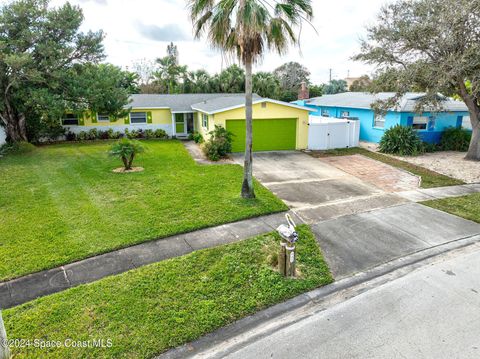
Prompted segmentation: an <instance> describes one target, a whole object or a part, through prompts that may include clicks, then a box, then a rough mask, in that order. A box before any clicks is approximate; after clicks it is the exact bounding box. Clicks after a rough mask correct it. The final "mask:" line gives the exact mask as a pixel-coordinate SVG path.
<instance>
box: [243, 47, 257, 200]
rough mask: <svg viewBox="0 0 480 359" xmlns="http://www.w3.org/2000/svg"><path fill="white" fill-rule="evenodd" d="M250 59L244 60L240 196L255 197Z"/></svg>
mask: <svg viewBox="0 0 480 359" xmlns="http://www.w3.org/2000/svg"><path fill="white" fill-rule="evenodd" d="M252 91H253V90H252V59H251V58H250V57H248V56H247V57H246V61H245V125H246V126H245V127H246V133H245V136H246V139H245V163H244V166H243V183H242V197H243V198H255V192H254V190H253V156H252V122H253V121H252V116H253V108H252Z"/></svg>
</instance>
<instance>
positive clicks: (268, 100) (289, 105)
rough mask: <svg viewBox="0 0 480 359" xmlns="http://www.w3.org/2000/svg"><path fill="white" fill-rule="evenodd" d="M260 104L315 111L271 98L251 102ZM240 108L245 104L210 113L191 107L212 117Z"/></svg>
mask: <svg viewBox="0 0 480 359" xmlns="http://www.w3.org/2000/svg"><path fill="white" fill-rule="evenodd" d="M262 102H270V103H275V104H277V105H282V106H287V107H293V108H297V109H299V110H304V111H308V112H315V111H316V110H315V109H312V108H309V107H305V106H299V105H294V104H291V103H288V102H282V101H278V100H272V99H271V98H262V99H260V100H256V101H253V102H252V105H256V104H258V103H262ZM242 107H245V104H242V105H235V106H230V107H225V108H221V109H219V110H215V111H210V112H208V111H205V110H202V109H199V108H195V107H192V109H194V110H195V111H199V112H203V113H206V114H207V115H213V114H216V113H219V112H225V111H230V110H235V109H237V108H242Z"/></svg>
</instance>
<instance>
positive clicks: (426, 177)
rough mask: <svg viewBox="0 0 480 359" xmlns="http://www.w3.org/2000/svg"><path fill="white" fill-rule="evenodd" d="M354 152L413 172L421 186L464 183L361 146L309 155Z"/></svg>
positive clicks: (332, 154)
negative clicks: (419, 179)
mask: <svg viewBox="0 0 480 359" xmlns="http://www.w3.org/2000/svg"><path fill="white" fill-rule="evenodd" d="M356 154H360V155H363V156H366V157H369V158H372V159H374V160H377V161H380V162H383V163H386V164H387V165H390V166H392V167H397V168H401V169H403V170H405V171H408V172H410V173H413V174H414V175H417V176H420V177H421V178H422V183H421V187H422V188H433V187H444V186H455V185H460V184H465V182H463V181H461V180H458V179H456V178H452V177H448V176H445V175H442V174H440V173H437V172H434V171H431V170H429V169H427V168H424V167H420V166H417V165H414V164H412V163H408V162H405V161H401V160H398V159H396V158H393V157H390V156H386V155H383V154H381V153H378V152H372V151H369V150H366V149H364V148H361V147H351V148H338V149H333V150H326V151H314V152H311V155H312V156H313V157H317V158H322V157H332V156H350V155H356Z"/></svg>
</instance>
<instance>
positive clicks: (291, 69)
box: [273, 61, 310, 91]
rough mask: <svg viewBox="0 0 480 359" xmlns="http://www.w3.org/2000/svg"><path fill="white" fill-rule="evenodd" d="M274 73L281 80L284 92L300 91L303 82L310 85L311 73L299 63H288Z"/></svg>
mask: <svg viewBox="0 0 480 359" xmlns="http://www.w3.org/2000/svg"><path fill="white" fill-rule="evenodd" d="M273 73H274V74H275V76H277V78H278V79H279V80H280V86H281V87H282V90H283V91H298V89H299V88H300V84H301V83H302V82H305V83H306V84H307V85H308V84H309V83H310V71H308V69H307V68H306V67H305V66H303V65H301V64H299V63H298V62H293V61H292V62H287V63H285V64H283V65H282V66H280V67H278V68H276V69H275V70H274V71H273Z"/></svg>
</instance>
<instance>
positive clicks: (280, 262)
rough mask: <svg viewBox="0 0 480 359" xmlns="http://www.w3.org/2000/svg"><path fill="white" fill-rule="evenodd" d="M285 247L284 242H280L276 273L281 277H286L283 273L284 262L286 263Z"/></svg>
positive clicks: (285, 243)
mask: <svg viewBox="0 0 480 359" xmlns="http://www.w3.org/2000/svg"><path fill="white" fill-rule="evenodd" d="M286 246H287V242H285V240H283V239H282V240H281V242H280V252H279V254H278V271H279V272H280V274H281V275H283V276H284V275H287V273H286V272H285V268H286V262H287V257H286V251H285V247H286Z"/></svg>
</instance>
